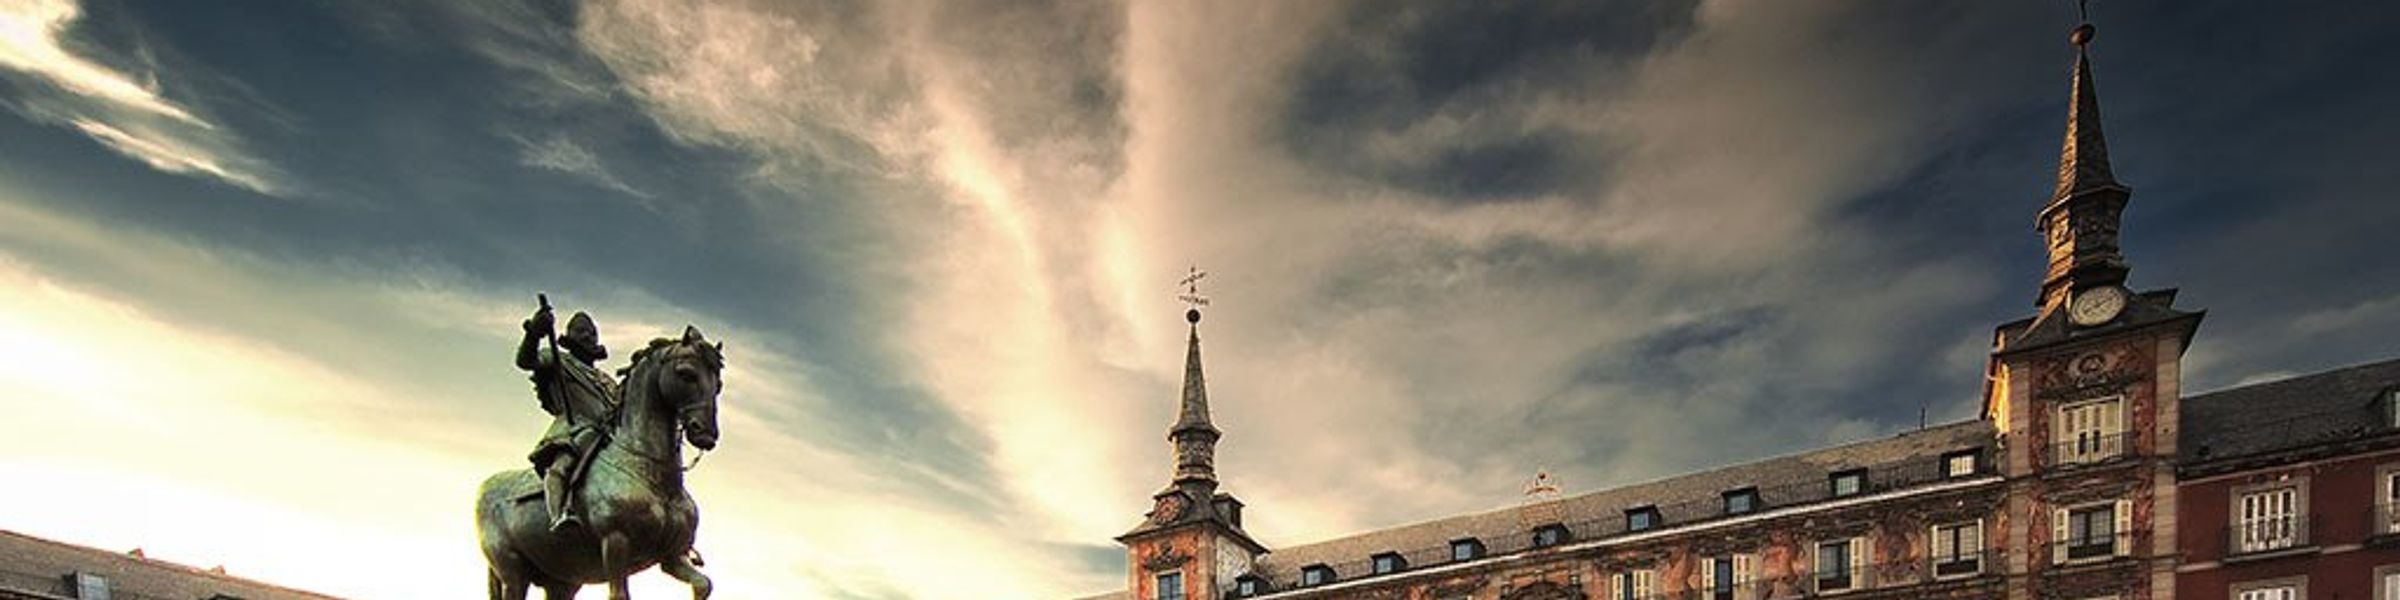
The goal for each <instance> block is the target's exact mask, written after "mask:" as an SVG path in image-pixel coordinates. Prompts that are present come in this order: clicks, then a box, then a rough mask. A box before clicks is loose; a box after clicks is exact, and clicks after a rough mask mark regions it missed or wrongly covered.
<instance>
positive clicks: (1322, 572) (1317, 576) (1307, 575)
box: [1300, 565, 1333, 586]
mask: <svg viewBox="0 0 2400 600" xmlns="http://www.w3.org/2000/svg"><path fill="white" fill-rule="evenodd" d="M1332 582H1333V569H1332V568H1329V567H1326V566H1325V565H1309V566H1306V567H1301V568H1300V585H1304V586H1305V585H1324V584H1327V583H1332Z"/></svg>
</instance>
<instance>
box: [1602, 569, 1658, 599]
mask: <svg viewBox="0 0 2400 600" xmlns="http://www.w3.org/2000/svg"><path fill="white" fill-rule="evenodd" d="M1608 589H1609V598H1611V599H1613V600H1649V599H1650V597H1651V596H1652V595H1655V594H1657V593H1658V571H1655V570H1651V569H1634V570H1631V571H1626V572H1624V573H1619V574H1617V575H1616V576H1615V577H1614V578H1613V579H1612V580H1611V581H1610V582H1609V586H1608Z"/></svg>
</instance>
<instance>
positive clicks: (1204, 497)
mask: <svg viewBox="0 0 2400 600" xmlns="http://www.w3.org/2000/svg"><path fill="white" fill-rule="evenodd" d="M1198 276H1199V274H1198V273H1197V272H1195V273H1194V277H1193V279H1197V277H1198ZM1188 281H1190V280H1187V282H1188ZM1186 299H1187V300H1192V301H1194V303H1195V305H1194V306H1193V307H1192V308H1191V309H1190V310H1188V311H1185V312H1184V321H1185V322H1186V323H1187V324H1188V325H1189V326H1190V335H1189V337H1188V338H1186V344H1185V351H1184V358H1183V397H1182V399H1181V402H1179V403H1178V405H1177V409H1176V416H1175V424H1174V425H1173V426H1170V427H1168V428H1167V443H1168V447H1169V448H1170V449H1171V451H1172V452H1173V454H1174V468H1173V470H1172V471H1171V473H1172V475H1171V476H1170V478H1169V481H1168V484H1167V487H1166V489H1162V490H1159V492H1158V493H1157V494H1153V495H1151V497H1150V499H1151V505H1150V512H1148V513H1146V514H1144V515H1143V519H1142V523H1141V524H1140V525H1137V526H1134V528H1133V530H1132V531H1128V532H1126V533H1125V535H1121V536H1117V542H1119V543H1122V544H1125V550H1126V571H1127V577H1128V580H1127V581H1126V587H1125V589H1126V590H1127V591H1128V592H1129V597H1131V598H1133V599H1135V600H1185V599H1189V600H1217V599H1219V598H1231V597H1233V596H1234V595H1235V594H1234V590H1235V589H1236V587H1237V586H1238V585H1239V584H1240V582H1241V581H1242V580H1243V579H1244V577H1243V576H1244V575H1248V574H1250V569H1251V565H1252V564H1253V563H1254V562H1255V560H1256V559H1257V557H1258V555H1260V554H1265V553H1266V552H1267V549H1266V547H1265V546H1261V545H1259V543H1258V542H1257V541H1254V540H1252V539H1250V535H1249V534H1247V533H1244V532H1243V531H1242V502H1241V501H1240V500H1236V499H1234V497H1233V495H1232V494H1227V493H1223V492H1219V491H1217V467H1216V449H1217V440H1218V439H1219V438H1221V437H1223V433H1222V432H1220V431H1218V430H1217V427H1216V425H1215V424H1213V423H1210V422H1209V414H1208V385H1207V381H1206V379H1205V378H1204V377H1203V376H1202V375H1201V371H1200V308H1199V306H1198V304H1202V303H1205V300H1200V299H1198V295H1197V290H1194V293H1193V294H1191V295H1188V296H1186Z"/></svg>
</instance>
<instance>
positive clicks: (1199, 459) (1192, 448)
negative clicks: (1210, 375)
mask: <svg viewBox="0 0 2400 600" xmlns="http://www.w3.org/2000/svg"><path fill="white" fill-rule="evenodd" d="M1207 276H1208V272H1206V271H1201V270H1200V269H1199V268H1198V267H1194V268H1192V270H1191V274H1189V275H1185V276H1184V278H1183V281H1182V282H1181V283H1182V284H1183V286H1184V288H1185V290H1184V293H1183V294H1182V295H1181V296H1179V298H1181V299H1182V300H1183V301H1184V303H1185V304H1187V305H1189V307H1188V308H1187V309H1186V310H1185V311H1184V312H1183V320H1184V322H1185V323H1187V324H1189V326H1190V334H1189V336H1188V337H1187V338H1186V341H1185V348H1184V354H1183V401H1182V403H1181V404H1180V407H1179V408H1178V410H1177V411H1176V415H1175V425H1174V426H1173V427H1169V428H1168V429H1167V441H1168V442H1170V443H1172V444H1173V445H1174V447H1175V484H1176V485H1177V486H1185V485H1192V486H1195V487H1200V488H1211V489H1213V488H1214V487H1215V486H1216V482H1217V467H1216V449H1217V439H1218V438H1219V437H1222V435H1223V434H1222V433H1221V432H1219V431H1217V426H1216V425H1214V424H1211V423H1209V418H1208V379H1207V377H1206V376H1205V375H1203V374H1202V373H1201V369H1200V307H1202V306H1207V305H1208V298H1207V297H1205V296H1201V295H1200V279H1201V278H1204V277H1207ZM1211 489H1202V490H1198V491H1200V492H1201V494H1202V495H1201V497H1202V498H1206V497H1207V495H1206V493H1207V492H1208V491H1212V490H1211Z"/></svg>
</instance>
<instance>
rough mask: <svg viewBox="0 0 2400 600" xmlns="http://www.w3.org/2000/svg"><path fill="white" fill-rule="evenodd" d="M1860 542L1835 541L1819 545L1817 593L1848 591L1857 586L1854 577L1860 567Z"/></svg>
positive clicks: (1852, 540)
mask: <svg viewBox="0 0 2400 600" xmlns="http://www.w3.org/2000/svg"><path fill="white" fill-rule="evenodd" d="M1857 551H1858V540H1857V538H1851V539H1847V540H1834V541H1830V542H1818V543H1817V591H1818V592H1820V593H1822V592H1840V591H1847V590H1849V589H1851V588H1852V587H1855V586H1856V585H1857V583H1858V582H1857V581H1855V579H1856V578H1855V577H1853V576H1854V575H1856V574H1857V573H1856V569H1854V567H1856V566H1857V565H1858V552H1857Z"/></svg>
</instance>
